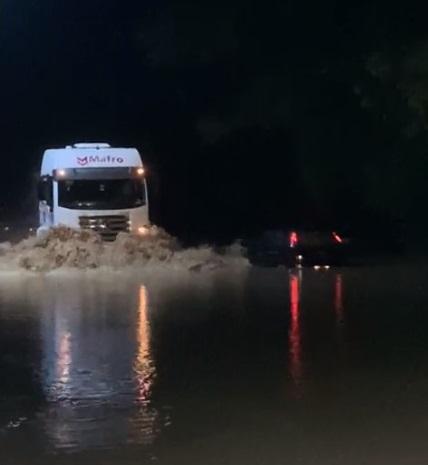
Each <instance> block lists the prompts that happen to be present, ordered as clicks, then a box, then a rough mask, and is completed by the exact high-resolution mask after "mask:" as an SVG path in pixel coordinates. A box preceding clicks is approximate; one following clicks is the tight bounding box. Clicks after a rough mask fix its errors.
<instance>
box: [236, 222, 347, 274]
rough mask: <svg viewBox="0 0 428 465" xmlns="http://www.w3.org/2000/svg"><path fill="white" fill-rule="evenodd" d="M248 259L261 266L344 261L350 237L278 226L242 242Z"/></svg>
mask: <svg viewBox="0 0 428 465" xmlns="http://www.w3.org/2000/svg"><path fill="white" fill-rule="evenodd" d="M244 245H245V247H246V250H247V258H248V259H249V261H250V263H252V264H254V265H260V266H279V265H285V266H289V267H294V266H298V265H299V266H305V265H311V266H316V265H320V266H326V265H343V264H345V263H346V260H347V258H348V248H349V240H348V239H345V238H344V237H342V235H341V234H340V233H338V232H337V231H312V230H300V229H284V230H282V229H278V230H269V231H265V232H264V233H263V234H261V235H260V236H258V237H256V238H251V239H249V240H247V241H245V243H244Z"/></svg>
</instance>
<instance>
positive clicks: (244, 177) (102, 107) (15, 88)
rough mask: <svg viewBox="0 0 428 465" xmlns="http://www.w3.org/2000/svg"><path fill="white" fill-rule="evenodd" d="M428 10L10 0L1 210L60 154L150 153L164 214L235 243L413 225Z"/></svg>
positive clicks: (419, 193)
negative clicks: (275, 232)
mask: <svg viewBox="0 0 428 465" xmlns="http://www.w3.org/2000/svg"><path fill="white" fill-rule="evenodd" d="M419 3H421V2H415V1H410V2H409V1H408V2H397V3H391V2H389V1H378V2H376V1H352V2H343V1H339V0H336V1H333V0H327V1H323V2H319V1H315V0H312V1H293V0H289V1H264V2H248V1H241V0H240V1H222V0H220V1H213V0H208V1H205V2H198V1H196V0H194V1H175V2H174V1H154V0H153V1H141V2H127V1H121V2H119V1H117V2H114V1H111V0H103V1H101V0H85V1H83V0H74V1H72V2H59V1H58V0H42V1H31V2H30V1H27V2H17V1H12V0H4V1H3V2H2V3H1V7H0V8H1V10H0V26H1V27H0V66H1V82H2V86H1V90H0V92H1V107H0V108H1V113H2V121H1V128H2V147H1V151H0V153H1V157H2V170H1V179H0V186H1V188H0V189H1V196H2V202H1V205H2V208H3V209H2V214H3V216H10V215H11V212H14V211H19V212H20V215H21V216H25V215H28V214H29V212H31V211H32V210H33V211H35V210H36V203H35V196H34V185H35V182H34V180H35V179H36V174H37V170H38V167H39V163H40V157H41V153H42V151H43V150H44V149H45V148H48V147H55V146H65V145H67V144H70V143H74V142H79V141H80V142H82V141H99V142H102V141H105V142H109V143H111V144H112V145H121V146H136V147H138V148H139V149H140V150H141V152H142V154H143V161H144V162H145V164H146V165H147V167H148V171H149V183H150V191H151V200H152V204H151V206H152V219H153V220H154V221H155V222H157V223H159V224H161V225H162V226H164V227H166V228H167V229H168V230H169V231H171V232H172V233H175V234H178V235H180V236H181V237H198V238H205V239H221V238H232V237H237V236H242V235H246V234H251V233H255V232H257V231H260V230H263V229H267V228H273V227H283V226H288V225H295V224H301V225H305V226H310V227H335V228H341V229H343V230H354V231H355V230H357V229H358V230H363V229H368V228H372V229H374V230H379V231H381V230H383V229H384V228H391V227H393V228H395V227H398V226H396V225H400V227H403V225H404V227H405V228H406V230H408V231H414V230H415V229H416V230H417V229H418V228H420V226H421V225H422V224H423V223H424V222H425V219H424V218H423V216H422V215H421V212H422V211H423V210H424V207H425V204H426V202H427V200H428V189H427V188H426V185H427V182H426V177H427V174H428V137H427V135H428V113H427V109H428V26H427V24H426V17H427V16H426V13H427V11H425V10H423V9H421V7H420V6H418V4H419Z"/></svg>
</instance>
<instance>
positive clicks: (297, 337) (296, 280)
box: [288, 272, 302, 387]
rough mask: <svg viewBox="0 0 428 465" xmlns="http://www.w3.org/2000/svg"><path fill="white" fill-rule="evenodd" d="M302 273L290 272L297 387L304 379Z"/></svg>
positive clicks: (290, 341) (292, 373)
mask: <svg viewBox="0 0 428 465" xmlns="http://www.w3.org/2000/svg"><path fill="white" fill-rule="evenodd" d="M301 281H302V275H301V274H296V273H293V272H291V273H290V274H289V287H290V329H289V331H288V344H289V359H290V376H291V379H292V380H293V383H294V384H295V386H296V387H299V386H300V384H301V380H302V360H301V357H302V354H301V351H302V347H301V334H300V289H301Z"/></svg>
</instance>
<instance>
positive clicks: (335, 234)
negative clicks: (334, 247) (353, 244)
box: [332, 232, 343, 244]
mask: <svg viewBox="0 0 428 465" xmlns="http://www.w3.org/2000/svg"><path fill="white" fill-rule="evenodd" d="M332 234H333V238H334V240H335V241H336V242H337V243H339V244H342V243H343V239H342V238H341V237H340V236H339V234H337V233H335V232H334V233H332Z"/></svg>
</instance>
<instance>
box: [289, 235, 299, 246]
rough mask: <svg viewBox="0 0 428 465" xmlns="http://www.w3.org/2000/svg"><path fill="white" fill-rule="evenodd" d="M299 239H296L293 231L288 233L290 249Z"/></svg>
mask: <svg viewBox="0 0 428 465" xmlns="http://www.w3.org/2000/svg"><path fill="white" fill-rule="evenodd" d="M298 242H299V239H298V237H297V233H296V232H295V231H293V232H291V233H290V247H296V245H297V243H298Z"/></svg>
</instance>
